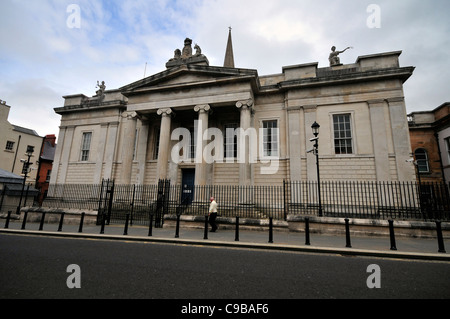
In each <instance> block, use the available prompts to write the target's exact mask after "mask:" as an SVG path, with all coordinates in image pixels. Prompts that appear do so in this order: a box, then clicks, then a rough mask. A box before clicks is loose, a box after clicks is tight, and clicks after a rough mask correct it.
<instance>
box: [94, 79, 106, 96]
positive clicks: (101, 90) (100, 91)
mask: <svg viewBox="0 0 450 319" xmlns="http://www.w3.org/2000/svg"><path fill="white" fill-rule="evenodd" d="M96 88H98V90H97V91H96V92H95V93H96V94H97V96H98V97H99V98H102V97H103V96H104V95H105V90H106V85H105V81H102V83H101V84H100V83H99V81H97V86H96Z"/></svg>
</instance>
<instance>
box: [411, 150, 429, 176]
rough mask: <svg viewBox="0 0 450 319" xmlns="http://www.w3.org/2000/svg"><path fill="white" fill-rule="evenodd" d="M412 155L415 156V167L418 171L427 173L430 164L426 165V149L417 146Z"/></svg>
mask: <svg viewBox="0 0 450 319" xmlns="http://www.w3.org/2000/svg"><path fill="white" fill-rule="evenodd" d="M414 155H415V157H416V162H417V169H418V170H419V173H429V172H430V166H429V165H428V154H427V151H426V150H425V149H423V148H418V149H417V150H416V151H415V152H414Z"/></svg>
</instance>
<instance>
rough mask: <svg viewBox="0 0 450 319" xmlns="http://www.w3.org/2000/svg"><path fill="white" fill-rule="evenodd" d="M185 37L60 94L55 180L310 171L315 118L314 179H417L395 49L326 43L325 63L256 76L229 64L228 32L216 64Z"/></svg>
mask: <svg viewBox="0 0 450 319" xmlns="http://www.w3.org/2000/svg"><path fill="white" fill-rule="evenodd" d="M192 44H193V43H192V40H190V39H186V40H185V42H184V47H183V49H182V50H179V49H177V50H175V54H174V57H173V58H172V59H170V60H168V62H167V64H166V68H167V69H166V70H165V71H163V72H160V73H157V74H154V75H151V76H148V77H145V78H144V79H141V80H138V81H136V82H134V83H131V84H129V85H126V86H124V87H121V88H119V89H113V90H106V89H105V83H104V82H100V83H98V87H99V90H98V91H97V94H96V95H95V96H92V97H87V96H85V95H82V94H77V95H68V96H65V97H64V99H65V102H64V106H63V107H58V108H55V112H56V113H57V114H59V115H61V126H60V132H59V140H58V146H57V151H56V156H55V161H54V168H53V173H52V176H51V184H62V183H83V184H91V183H101V181H102V179H114V180H115V181H116V183H119V184H155V183H157V181H158V180H159V179H170V180H171V181H172V183H176V184H182V183H183V184H186V183H189V184H193V183H195V184H196V185H276V184H280V183H282V182H283V180H291V181H307V180H308V181H309V180H316V179H317V171H316V156H315V154H314V153H313V152H310V150H311V149H312V148H313V144H314V141H311V139H312V138H313V137H314V136H313V133H312V129H311V126H312V124H313V123H314V122H317V123H318V124H319V125H320V132H319V135H318V137H319V143H318V144H319V147H318V150H319V159H320V161H319V162H320V178H321V180H367V181H412V180H415V174H414V167H413V165H412V164H411V163H410V162H407V160H408V159H410V158H411V146H410V145H411V144H410V137H409V131H408V122H407V113H406V107H405V98H404V93H403V83H404V82H405V81H406V80H408V78H409V77H410V76H411V75H412V73H413V71H414V67H401V66H400V65H399V56H400V54H401V51H395V52H386V53H378V54H371V55H365V56H360V57H358V59H357V60H356V62H355V63H353V64H341V63H340V60H339V58H338V57H337V55H338V54H339V53H342V52H339V51H337V52H336V51H334V50H333V52H332V55H330V65H329V66H327V67H320V68H319V67H318V63H316V62H315V63H306V64H298V65H290V66H284V67H282V70H281V73H279V74H273V75H264V76H260V75H259V74H258V71H257V70H252V69H242V68H236V67H235V66H234V60H233V51H232V44H231V33H230V34H229V39H228V46H227V52H226V54H225V61H224V66H223V67H219V66H210V65H209V62H208V59H207V57H206V56H205V55H204V54H202V52H201V49H200V47H199V46H198V45H195V46H194V48H192ZM199 123H200V124H199ZM218 132H219V133H218ZM242 132H244V133H245V134H242ZM220 133H221V134H220ZM199 136H200V138H199ZM201 136H203V139H202V138H201ZM243 136H246V137H245V138H244V139H242V138H241V137H243ZM243 141H244V142H243ZM202 149H203V150H204V153H203V154H206V155H205V156H201V152H196V151H198V150H202ZM198 154H200V156H198ZM208 154H209V155H210V156H207V155H208Z"/></svg>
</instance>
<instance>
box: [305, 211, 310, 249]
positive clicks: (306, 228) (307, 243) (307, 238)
mask: <svg viewBox="0 0 450 319" xmlns="http://www.w3.org/2000/svg"><path fill="white" fill-rule="evenodd" d="M305 245H308V246H309V245H311V243H310V242H309V218H308V217H306V218H305Z"/></svg>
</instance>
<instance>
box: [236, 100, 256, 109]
mask: <svg viewBox="0 0 450 319" xmlns="http://www.w3.org/2000/svg"><path fill="white" fill-rule="evenodd" d="M236 107H237V108H238V109H241V110H246V109H250V110H251V109H252V108H253V99H248V100H244V101H237V102H236Z"/></svg>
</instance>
